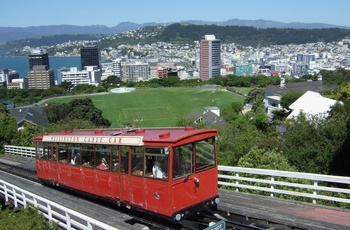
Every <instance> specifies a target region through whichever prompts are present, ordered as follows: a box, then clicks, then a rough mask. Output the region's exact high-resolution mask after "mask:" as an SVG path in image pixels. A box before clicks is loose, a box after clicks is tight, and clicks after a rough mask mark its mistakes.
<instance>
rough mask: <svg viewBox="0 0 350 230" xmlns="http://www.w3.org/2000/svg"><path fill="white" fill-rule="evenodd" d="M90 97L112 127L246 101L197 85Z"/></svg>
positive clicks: (168, 122)
mask: <svg viewBox="0 0 350 230" xmlns="http://www.w3.org/2000/svg"><path fill="white" fill-rule="evenodd" d="M76 97H81V96H76ZM76 97H67V98H56V99H52V100H50V101H48V103H50V102H67V101H69V100H71V99H72V98H76ZM89 97H91V99H92V101H93V102H94V104H95V106H96V107H97V108H99V109H101V110H102V111H103V116H104V117H106V118H107V119H109V120H110V121H111V122H112V125H111V127H122V126H124V124H125V123H134V121H133V120H134V119H143V120H142V121H141V122H140V124H139V125H140V126H141V127H170V126H175V124H176V122H177V121H178V120H179V119H181V118H184V117H185V116H186V115H187V114H188V113H190V112H191V111H192V110H193V109H196V110H197V111H199V112H203V107H206V106H217V107H219V108H223V107H224V106H227V105H229V104H231V103H232V102H234V101H239V102H243V99H242V98H241V97H239V96H237V95H235V94H232V93H229V92H223V91H210V90H198V89H143V90H142V89H141V90H135V91H133V92H131V93H121V94H116V93H109V94H101V95H94V96H89Z"/></svg>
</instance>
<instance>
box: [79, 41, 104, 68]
mask: <svg viewBox="0 0 350 230" xmlns="http://www.w3.org/2000/svg"><path fill="white" fill-rule="evenodd" d="M80 59H81V69H82V70H83V69H84V67H85V66H97V68H98V69H101V66H100V53H99V51H98V48H97V47H96V46H86V47H83V48H81V49H80Z"/></svg>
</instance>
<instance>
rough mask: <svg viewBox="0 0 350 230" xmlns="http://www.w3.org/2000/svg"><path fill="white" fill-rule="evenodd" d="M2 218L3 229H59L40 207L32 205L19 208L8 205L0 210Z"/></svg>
mask: <svg viewBox="0 0 350 230" xmlns="http://www.w3.org/2000/svg"><path fill="white" fill-rule="evenodd" d="M0 219H1V221H0V228H1V229H8V230H12V229H13V230H15V229H37V230H47V229H52V230H55V229H58V224H57V223H55V222H53V221H50V222H48V221H46V220H45V217H44V216H43V215H42V214H40V212H39V211H38V209H36V208H32V207H27V208H21V209H19V210H13V209H11V208H9V207H7V208H6V209H5V210H3V211H1V212H0Z"/></svg>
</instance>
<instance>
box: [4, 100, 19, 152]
mask: <svg viewBox="0 0 350 230" xmlns="http://www.w3.org/2000/svg"><path fill="white" fill-rule="evenodd" d="M16 139H17V122H16V119H15V118H14V117H12V116H11V114H10V113H9V112H8V111H7V110H6V108H5V106H4V105H2V104H0V153H3V152H4V145H9V144H12V143H13V141H14V140H16Z"/></svg>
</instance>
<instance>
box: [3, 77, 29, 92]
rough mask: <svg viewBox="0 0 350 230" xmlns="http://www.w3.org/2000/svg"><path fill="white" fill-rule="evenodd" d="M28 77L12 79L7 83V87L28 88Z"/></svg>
mask: <svg viewBox="0 0 350 230" xmlns="http://www.w3.org/2000/svg"><path fill="white" fill-rule="evenodd" d="M28 87H29V85H28V78H20V79H12V80H11V81H10V82H9V83H8V84H7V88H8V89H28Z"/></svg>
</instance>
